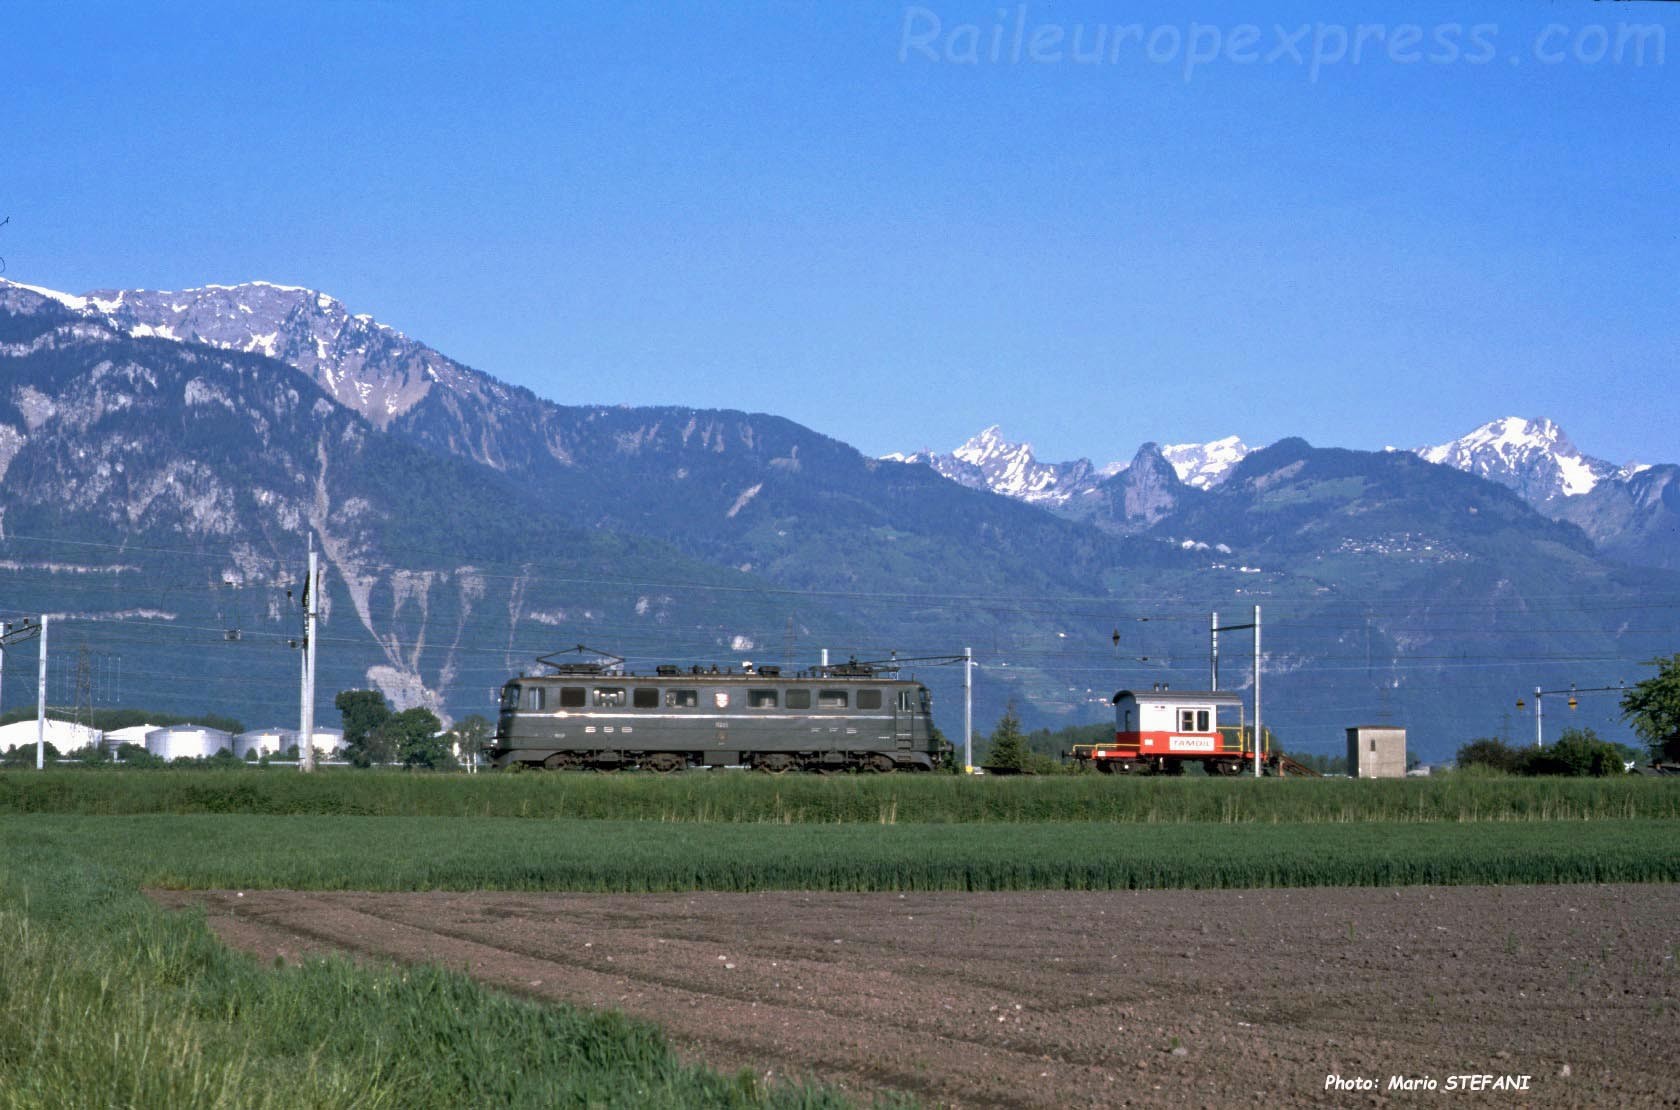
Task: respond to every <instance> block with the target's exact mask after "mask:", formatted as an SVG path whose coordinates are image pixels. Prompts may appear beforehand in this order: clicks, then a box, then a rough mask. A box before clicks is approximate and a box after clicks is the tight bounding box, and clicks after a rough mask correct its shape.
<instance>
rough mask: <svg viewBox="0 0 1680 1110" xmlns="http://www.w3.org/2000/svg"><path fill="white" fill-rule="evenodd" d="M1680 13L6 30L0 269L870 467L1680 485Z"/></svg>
mask: <svg viewBox="0 0 1680 1110" xmlns="http://www.w3.org/2000/svg"><path fill="white" fill-rule="evenodd" d="M1674 7H1677V6H1671V5H1659V4H1591V3H1566V2H1553V3H1535V4H1529V5H1517V4H1509V3H1500V4H1486V5H1476V4H1469V3H1460V4H1441V5H1408V6H1407V8H1406V11H1405V14H1404V16H1403V17H1402V16H1400V15H1398V14H1397V12H1398V10H1399V9H1398V8H1397V7H1396V6H1394V5H1387V4H1365V5H1360V4H1349V3H1338V4H1329V3H1324V4H1277V5H1268V6H1266V7H1264V8H1256V7H1255V6H1252V5H1250V6H1246V7H1244V6H1238V5H1229V4H1215V3H1206V4H1198V3H1176V4H1159V5H1152V4H1136V3H1113V4H1106V5H1083V4H1071V3H1037V4H1027V5H1025V6H1020V5H1015V4H999V3H983V4H965V3H939V2H933V3H928V4H921V5H914V4H913V5H898V4H883V5H880V6H872V5H843V4H838V3H836V4H823V3H812V4H768V5H750V6H748V5H710V4H684V5H663V4H656V5H642V6H628V7H625V6H617V5H598V4H561V5H525V6H519V5H511V4H510V5H481V6H480V5H474V6H465V5H462V6H449V5H411V4H372V3H369V4H312V3H292V4H286V5H270V6H266V7H245V6H241V5H217V6H215V8H214V10H208V11H183V10H181V9H180V8H178V7H175V6H169V7H154V6H149V5H144V4H133V5H120V6H118V5H101V4H82V5H77V6H75V7H74V8H66V9H63V10H54V9H53V8H52V6H50V5H31V6H28V7H24V6H13V7H11V8H9V9H8V11H7V14H6V24H5V33H4V34H3V35H0V66H3V70H0V72H3V73H4V86H3V87H4V97H5V104H6V108H7V112H6V120H7V126H6V128H5V132H4V139H3V143H4V146H3V147H0V151H3V154H4V158H3V161H0V166H3V173H0V216H9V217H10V219H11V222H10V224H9V225H8V226H6V227H5V228H4V229H0V255H4V257H5V259H6V263H7V269H6V274H5V276H7V277H10V278H14V279H16V280H19V281H25V282H31V283H35V284H40V285H46V286H50V287H54V288H59V289H67V290H69V291H72V292H83V291H86V290H89V289H94V288H111V287H125V286H126V287H147V288H166V289H167V288H182V287H186V286H191V285H200V284H204V283H206V282H234V281H240V280H247V279H252V278H264V279H268V280H272V281H278V282H284V283H290V284H299V285H306V286H309V287H312V288H319V289H322V290H325V291H327V292H329V293H332V294H333V295H335V296H337V297H339V298H341V299H342V300H344V301H345V302H346V303H347V304H348V305H349V306H350V308H351V311H353V312H371V313H373V314H374V315H375V316H377V317H378V318H379V319H381V320H383V321H385V322H387V323H390V324H392V325H393V326H395V327H398V328H400V329H402V330H404V331H406V332H408V333H409V334H411V335H414V336H416V337H418V338H421V339H423V340H425V341H427V342H429V343H431V344H432V345H434V346H436V347H438V348H439V349H441V350H443V351H444V352H446V353H448V354H450V355H452V356H454V357H456V358H459V359H461V360H462V361H465V362H467V363H469V364H471V365H474V366H477V367H479V368H481V369H484V370H487V371H489V372H491V373H493V374H496V375H497V376H499V377H502V378H505V379H508V380H510V381H514V382H518V383H520V384H523V385H526V386H529V387H530V388H531V389H533V390H535V391H537V392H538V393H540V394H543V395H544V396H547V397H551V398H553V399H555V400H557V401H561V402H567V403H614V404H616V403H629V404H687V405H697V406H706V407H726V408H742V409H748V410H753V411H764V412H774V413H777V414H780V415H783V416H787V417H789V418H792V419H794V420H797V421H799V422H801V423H804V424H807V425H809V426H811V427H813V428H815V429H817V430H819V431H822V432H825V433H827V434H830V435H833V436H836V437H837V438H840V439H843V440H845V441H847V442H849V443H852V444H854V445H856V446H857V447H859V448H860V449H862V450H864V451H866V452H868V453H871V454H878V453H884V452H887V451H891V450H897V449H914V448H919V447H923V446H932V447H935V448H949V447H951V446H954V445H955V444H956V443H958V442H960V441H961V440H962V439H964V438H966V437H967V436H968V435H970V434H971V433H973V432H974V431H976V430H978V429H979V428H981V427H983V426H985V425H987V424H992V423H998V424H1001V425H1002V426H1003V427H1004V429H1005V431H1006V432H1007V433H1009V434H1010V435H1011V436H1013V437H1016V438H1023V439H1029V440H1031V441H1032V442H1033V443H1034V444H1035V445H1036V446H1037V448H1038V450H1039V453H1040V455H1041V457H1045V458H1048V459H1062V458H1072V457H1076V456H1080V455H1085V456H1090V457H1092V458H1095V459H1097V460H1098V461H1099V462H1103V461H1108V460H1110V459H1113V458H1117V457H1129V456H1130V454H1131V453H1132V451H1133V450H1134V449H1135V448H1136V446H1137V445H1138V443H1140V442H1141V441H1143V440H1146V439H1158V440H1162V441H1166V442H1183V441H1189V440H1205V439H1212V438H1215V437H1218V436H1221V435H1226V434H1230V433H1236V434H1240V435H1242V436H1243V437H1245V438H1246V439H1248V440H1249V441H1251V442H1267V441H1270V440H1274V439H1277V438H1280V437H1282V436H1285V435H1302V436H1305V437H1306V438H1308V439H1309V440H1312V441H1313V442H1315V443H1320V444H1326V445H1338V446H1349V447H1362V448H1377V447H1381V446H1383V445H1385V444H1396V445H1402V446H1411V445H1416V444H1419V443H1424V442H1437V441H1441V440H1445V439H1448V438H1452V437H1454V436H1456V435H1459V434H1461V433H1463V432H1465V431H1468V430H1469V429H1470V428H1472V427H1474V426H1475V425H1477V424H1480V423H1482V422H1483V421H1485V420H1488V419H1491V418H1494V417H1497V416H1503V415H1523V416H1530V415H1546V416H1551V417H1553V418H1555V419H1557V420H1558V421H1559V422H1560V423H1561V424H1562V425H1563V427H1564V428H1565V429H1566V430H1567V431H1568V432H1569V433H1570V434H1571V436H1572V437H1573V438H1574V439H1575V440H1576V442H1577V443H1578V444H1579V445H1580V446H1581V447H1582V448H1583V449H1585V450H1587V451H1589V452H1592V453H1594V454H1599V455H1602V456H1605V457H1608V458H1611V459H1614V460H1617V461H1624V460H1626V459H1629V458H1635V457H1637V458H1640V459H1642V460H1645V461H1680V441H1677V437H1676V435H1675V433H1674V431H1673V429H1674V428H1675V427H1676V426H1677V424H1680V403H1677V402H1676V400H1675V397H1676V391H1675V390H1674V388H1673V385H1672V383H1673V380H1674V378H1675V370H1676V352H1677V351H1680V321H1677V313H1676V312H1675V307H1676V301H1677V296H1676V295H1677V294H1680V233H1677V222H1680V216H1677V214H1676V213H1677V212H1680V206H1677V205H1676V203H1675V201H1676V198H1677V194H1680V189H1677V186H1680V143H1677V142H1676V141H1675V136H1676V134H1677V133H1680V127H1677V123H1680V120H1677V115H1680V12H1677V11H1674V10H1673V8H1674ZM1257 10H1258V11H1262V12H1263V13H1264V14H1263V15H1258V16H1257V15H1255V14H1254V12H1255V11H1257ZM1251 20H1252V21H1254V22H1255V23H1256V24H1257V26H1256V27H1254V29H1253V33H1252V36H1250V35H1249V32H1248V31H1247V30H1246V29H1245V27H1244V25H1245V24H1246V23H1248V22H1249V21H1251ZM1403 21H1410V22H1411V23H1414V24H1416V25H1417V36H1418V38H1413V37H1411V36H1412V34H1413V33H1412V31H1410V30H1408V29H1407V28H1406V27H1405V26H1404V24H1403ZM1017 25H1019V26H1020V27H1021V28H1022V31H1021V32H1019V33H1020V34H1021V36H1022V43H1023V46H1022V47H1020V48H1017V47H1016V46H1015V45H1014V42H1015V39H1016V37H1017V34H1018V32H1017ZM1131 25H1136V28H1137V30H1136V31H1127V30H1124V28H1127V27H1129V26H1131ZM1301 28H1305V33H1304V34H1303V33H1301V31H1300V29H1301ZM1641 28H1650V30H1642V29H1641ZM1035 35H1037V36H1040V37H1039V38H1038V40H1037V41H1038V43H1039V49H1038V53H1037V55H1036V56H1034V55H1032V53H1031V43H1032V41H1033V38H1032V37H1033V36H1035ZM1297 35H1299V36H1300V37H1299V38H1295V37H1294V36H1297ZM1355 38H1359V39H1360V40H1361V41H1360V56H1359V58H1358V60H1357V61H1356V60H1355V59H1354V58H1353V56H1352V55H1353V49H1352V47H1353V40H1354V39H1355ZM1618 39H1620V40H1621V43H1620V47H1619V51H1620V55H1621V57H1620V60H1619V61H1618V60H1617V54H1618ZM1075 42H1077V43H1078V44H1079V45H1080V46H1081V47H1082V50H1083V52H1084V56H1085V57H1086V58H1087V59H1089V58H1093V57H1094V58H1095V59H1096V60H1095V61H1090V60H1085V61H1075V60H1073V59H1072V58H1071V57H1070V54H1071V48H1072V46H1073V45H1074V44H1075ZM1338 46H1340V47H1341V48H1342V49H1341V50H1340V52H1338ZM1291 49H1293V50H1296V51H1299V52H1300V53H1301V58H1300V60H1299V61H1297V60H1295V59H1294V56H1293V55H1292V54H1291V53H1290V50H1291ZM1638 49H1643V51H1644V55H1643V64H1639V61H1638V58H1637V50H1638ZM1210 51H1211V54H1210V53H1209V52H1210ZM930 55H931V57H930ZM1273 55H1275V57H1274V56H1273ZM1315 57H1316V58H1317V61H1316V62H1315V61H1314V58H1315ZM1268 58H1270V60H1268Z"/></svg>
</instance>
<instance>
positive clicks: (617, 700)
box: [595, 686, 624, 708]
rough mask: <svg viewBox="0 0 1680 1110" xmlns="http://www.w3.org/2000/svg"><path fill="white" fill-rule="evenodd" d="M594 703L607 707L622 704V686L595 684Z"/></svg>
mask: <svg viewBox="0 0 1680 1110" xmlns="http://www.w3.org/2000/svg"><path fill="white" fill-rule="evenodd" d="M595 704H596V705H600V706H607V707H609V708H611V707H615V706H620V705H623V704H624V687H622V686H597V687H595Z"/></svg>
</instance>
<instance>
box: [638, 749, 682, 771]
mask: <svg viewBox="0 0 1680 1110" xmlns="http://www.w3.org/2000/svg"><path fill="white" fill-rule="evenodd" d="M685 762H686V761H685V760H684V759H683V757H682V756H680V755H678V754H677V753H676V752H655V753H654V754H653V755H652V756H651V757H649V759H648V763H647V765H648V770H650V771H653V772H655V773H657V774H661V775H668V774H670V773H671V772H672V771H680V770H682V769H683V765H684V763H685Z"/></svg>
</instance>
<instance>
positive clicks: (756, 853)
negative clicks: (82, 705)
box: [0, 816, 1680, 891]
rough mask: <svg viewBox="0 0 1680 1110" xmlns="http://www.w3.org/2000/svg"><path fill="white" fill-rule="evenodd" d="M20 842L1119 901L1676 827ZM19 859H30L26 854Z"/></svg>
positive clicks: (492, 826) (626, 878)
mask: <svg viewBox="0 0 1680 1110" xmlns="http://www.w3.org/2000/svg"><path fill="white" fill-rule="evenodd" d="M0 836H4V837H5V838H6V839H7V840H8V841H9V842H11V843H16V844H18V845H20V846H30V845H32V844H34V843H35V842H37V841H41V840H45V841H46V842H47V843H49V844H51V845H55V846H56V847H54V848H53V849H52V851H53V852H54V853H55V854H57V855H59V856H60V857H61V858H62V857H73V858H80V859H83V860H88V861H94V862H99V863H102V864H106V865H111V866H115V865H119V864H120V866H121V867H122V868H123V870H124V871H125V872H126V873H128V874H130V875H132V876H134V877H135V879H136V881H138V882H142V883H146V884H150V885H156V886H167V887H177V888H188V889H194V888H206V887H239V888H244V889H252V888H292V889H311V890H481V889H482V890H594V891H665V890H725V891H754V890H836V891H892V890H1041V889H1049V890H1123V889H1134V888H1147V887H1257V886H1350V885H1363V886H1389V885H1397V884H1411V883H1562V882H1673V881H1677V880H1680V821H1655V820H1641V819H1633V820H1601V821H1588V822H1580V821H1576V822H1524V823H1518V822H1503V823H1495V824H1488V825H1476V826H1469V825H1457V824H1446V823H1435V824H1421V823H1416V822H1412V823H1381V822H1364V823H1359V824H1350V825H1344V826H1339V827H1335V828H1327V827H1324V826H1310V825H1244V826H1231V825H1219V824H1204V825H1142V824H1134V825H1099V824H1094V823H1084V824H1060V825H1001V824H994V825H895V826H881V825H862V824H851V825H830V826H820V825H789V826H768V825H757V826H753V825H740V824H709V825H672V824H657V823H649V822H638V821H522V820H517V819H510V818H488V819H484V820H478V821H469V822H463V821H460V820H455V819H450V818H424V817H421V818H366V817H205V816H193V817H120V818H103V819H99V820H88V819H86V818H76V817H59V816H34V817H3V818H0ZM28 850H31V851H32V850H33V849H32V848H28Z"/></svg>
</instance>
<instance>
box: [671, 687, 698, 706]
mask: <svg viewBox="0 0 1680 1110" xmlns="http://www.w3.org/2000/svg"><path fill="white" fill-rule="evenodd" d="M665 704H666V705H667V706H669V707H671V708H672V709H693V708H694V707H695V706H697V705H699V704H700V691H698V690H667V691H665Z"/></svg>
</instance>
